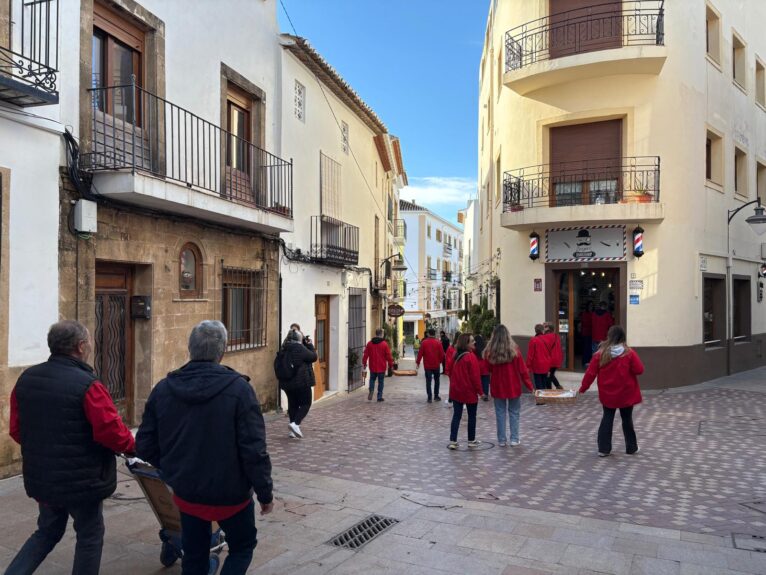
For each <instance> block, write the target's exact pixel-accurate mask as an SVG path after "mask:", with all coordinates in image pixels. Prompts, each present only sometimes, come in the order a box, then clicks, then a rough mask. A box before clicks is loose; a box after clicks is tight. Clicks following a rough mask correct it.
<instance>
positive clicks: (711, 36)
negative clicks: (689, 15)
mask: <svg viewBox="0 0 766 575" xmlns="http://www.w3.org/2000/svg"><path fill="white" fill-rule="evenodd" d="M705 20H706V24H707V27H706V34H705V46H706V49H707V55H708V56H710V58H711V59H712V60H714V61H715V62H716V63H718V64H720V63H721V40H720V37H721V18H720V16H718V13H717V12H715V10H713V8H712V7H711V6H710V5H708V6H707V10H706V14H705Z"/></svg>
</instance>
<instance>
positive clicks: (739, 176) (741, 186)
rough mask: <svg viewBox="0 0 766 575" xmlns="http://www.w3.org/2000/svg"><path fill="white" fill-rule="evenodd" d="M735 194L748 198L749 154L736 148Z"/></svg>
mask: <svg viewBox="0 0 766 575" xmlns="http://www.w3.org/2000/svg"><path fill="white" fill-rule="evenodd" d="M734 193H735V194H739V195H740V196H747V154H746V153H745V152H743V151H742V150H740V149H739V148H737V147H736V146H735V147H734Z"/></svg>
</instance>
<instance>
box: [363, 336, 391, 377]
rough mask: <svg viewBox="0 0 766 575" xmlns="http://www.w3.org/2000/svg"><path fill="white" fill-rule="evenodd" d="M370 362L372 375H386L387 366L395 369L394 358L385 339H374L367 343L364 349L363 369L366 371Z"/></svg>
mask: <svg viewBox="0 0 766 575" xmlns="http://www.w3.org/2000/svg"><path fill="white" fill-rule="evenodd" d="M368 360H369V362H370V372H372V373H385V371H386V365H389V366H391V367H392V368H393V367H394V358H393V356H392V355H391V350H390V349H389V347H388V344H387V343H386V340H385V339H383V338H382V337H374V338H372V339H371V340H370V341H369V342H367V345H366V346H365V348H364V355H362V367H363V368H364V369H367V361H368Z"/></svg>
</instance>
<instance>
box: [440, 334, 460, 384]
mask: <svg viewBox="0 0 766 575" xmlns="http://www.w3.org/2000/svg"><path fill="white" fill-rule="evenodd" d="M459 337H460V332H459V331H458V332H455V339H454V340H453V341H454V342H455V345H450V346H448V347H447V350H446V351H445V352H444V353H445V356H444V374H445V375H447V376H449V372H450V367H451V366H452V362H453V361H455V346H457V340H458V338H459Z"/></svg>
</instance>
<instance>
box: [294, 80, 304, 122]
mask: <svg viewBox="0 0 766 575" xmlns="http://www.w3.org/2000/svg"><path fill="white" fill-rule="evenodd" d="M295 117H296V118H298V119H299V120H300V121H301V122H305V121H306V87H305V86H304V85H303V84H301V83H300V82H299V81H298V80H296V81H295Z"/></svg>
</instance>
